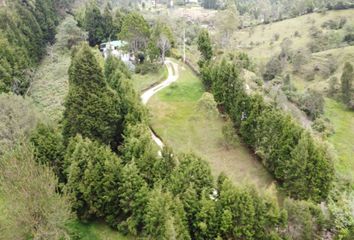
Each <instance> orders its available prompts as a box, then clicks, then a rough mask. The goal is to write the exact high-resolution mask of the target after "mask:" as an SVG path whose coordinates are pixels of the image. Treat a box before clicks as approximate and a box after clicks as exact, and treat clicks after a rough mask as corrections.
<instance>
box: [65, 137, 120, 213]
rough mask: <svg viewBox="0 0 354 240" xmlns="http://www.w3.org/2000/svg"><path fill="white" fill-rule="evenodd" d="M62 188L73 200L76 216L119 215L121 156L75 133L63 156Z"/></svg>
mask: <svg viewBox="0 0 354 240" xmlns="http://www.w3.org/2000/svg"><path fill="white" fill-rule="evenodd" d="M65 161H66V164H67V166H68V168H67V169H66V174H67V184H66V185H65V191H66V192H67V193H68V194H69V196H70V197H71V199H72V200H73V209H74V210H75V211H76V213H77V215H78V217H79V218H80V219H83V220H88V219H90V218H91V217H106V216H107V215H113V216H114V217H116V216H118V214H117V212H118V213H119V212H120V209H119V206H117V201H119V198H118V196H119V192H118V187H119V186H120V184H119V183H120V173H121V171H122V169H121V168H122V167H121V163H120V159H119V158H118V157H117V156H116V155H115V154H114V153H113V152H112V151H111V150H110V149H109V148H108V147H106V146H103V145H101V144H99V143H98V142H92V141H91V140H89V139H88V138H85V139H83V138H82V137H81V136H79V135H78V136H77V137H76V139H74V140H73V144H72V145H71V151H70V152H68V154H66V156H65Z"/></svg>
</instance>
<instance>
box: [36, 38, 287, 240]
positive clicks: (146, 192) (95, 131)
mask: <svg viewBox="0 0 354 240" xmlns="http://www.w3.org/2000/svg"><path fill="white" fill-rule="evenodd" d="M69 77H70V81H69V94H68V96H67V98H66V103H65V106H66V110H65V114H64V117H63V130H62V132H61V130H60V129H57V128H55V127H53V126H48V125H43V124H40V125H38V127H37V128H36V130H35V131H34V132H33V133H32V135H31V137H30V142H31V143H32V146H33V148H34V152H33V156H34V157H35V159H36V161H37V162H38V163H40V164H41V165H42V164H44V165H48V166H50V167H52V168H53V170H54V172H55V173H56V175H57V178H58V179H59V181H60V182H61V183H62V184H61V192H63V193H64V194H65V195H67V196H68V198H69V199H70V200H71V201H72V209H73V210H74V211H75V212H76V214H77V216H78V217H79V218H80V219H81V220H91V219H96V218H103V219H105V220H106V222H107V223H109V224H110V225H111V226H112V227H114V228H117V229H119V230H121V231H123V232H125V233H129V234H133V235H140V236H145V237H148V238H150V239H215V238H219V239H220V238H222V239H227V238H244V239H265V238H270V237H273V238H276V237H278V238H279V237H280V236H281V235H282V234H283V233H282V232H281V231H280V230H279V229H280V228H281V229H283V228H284V227H285V225H286V216H287V215H286V213H285V211H281V210H280V209H279V207H278V205H277V202H276V200H274V199H272V198H270V197H265V196H260V195H259V194H258V193H257V192H256V191H255V190H254V189H253V188H249V187H235V186H233V185H232V184H231V183H230V181H229V180H228V179H227V178H226V177H225V176H223V175H221V176H220V177H219V178H218V180H217V184H215V181H214V179H213V177H212V175H211V170H210V168H209V166H208V164H207V163H206V162H205V161H203V160H202V159H200V158H199V157H197V156H195V155H193V154H181V155H174V154H173V152H172V151H171V149H169V148H164V149H163V151H162V153H161V156H159V155H158V154H157V150H158V149H157V146H156V145H155V144H154V142H153V141H152V139H151V133H150V129H149V128H148V125H147V121H146V120H147V114H146V112H145V109H144V108H143V106H142V105H141V104H140V101H139V99H138V97H137V95H136V94H135V92H134V90H133V89H132V88H131V86H130V84H129V82H128V81H127V79H129V74H126V67H125V65H124V64H123V63H121V62H120V61H119V60H117V59H115V58H108V59H107V61H106V63H105V68H104V69H101V68H100V67H99V64H98V63H97V60H96V58H95V56H94V54H93V53H92V52H91V50H90V48H89V47H88V46H87V45H83V46H81V47H80V49H78V50H76V51H75V52H74V57H73V60H72V64H71V66H70V70H69Z"/></svg>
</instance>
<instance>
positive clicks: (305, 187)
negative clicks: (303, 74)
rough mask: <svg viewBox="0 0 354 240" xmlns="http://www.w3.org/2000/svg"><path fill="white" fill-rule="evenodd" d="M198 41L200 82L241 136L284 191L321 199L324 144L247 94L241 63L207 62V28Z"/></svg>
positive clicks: (328, 167)
mask: <svg viewBox="0 0 354 240" xmlns="http://www.w3.org/2000/svg"><path fill="white" fill-rule="evenodd" d="M198 42H199V50H200V51H201V53H202V60H201V62H200V64H201V65H202V71H201V75H202V79H203V82H204V84H205V87H206V88H207V89H208V90H210V91H211V92H212V93H213V94H214V97H215V100H216V101H217V103H218V104H219V105H221V106H222V107H223V109H224V111H225V112H226V113H227V114H228V115H229V116H230V118H231V119H232V121H233V123H234V126H235V128H236V129H238V131H239V134H240V136H241V137H242V138H243V141H244V142H245V143H246V144H247V145H249V146H250V147H252V148H253V149H254V151H255V152H256V153H257V155H258V156H259V157H260V158H261V160H262V163H263V164H264V166H265V167H266V168H267V169H268V171H269V172H270V173H271V174H272V175H273V176H274V178H275V179H276V180H277V181H278V182H279V183H280V185H281V186H282V188H283V189H284V190H285V192H286V193H287V194H288V195H289V196H291V197H293V198H296V199H311V200H313V201H316V202H320V201H322V200H325V199H326V198H327V196H328V194H329V192H330V190H331V188H332V182H333V179H334V167H333V162H332V161H333V160H332V159H331V156H330V154H329V153H328V151H327V148H326V145H324V144H323V143H322V142H320V141H319V140H317V139H315V138H314V137H313V136H312V135H311V134H310V133H309V132H307V131H306V130H304V129H302V128H301V127H300V126H299V125H298V124H296V123H295V122H294V121H293V120H292V119H291V117H290V116H288V115H286V114H284V113H282V112H281V111H280V110H278V109H276V108H275V107H274V106H272V105H271V104H270V103H268V102H266V101H265V100H264V99H263V97H262V96H261V95H259V94H257V93H255V94H247V93H246V89H245V83H244V80H243V79H242V77H241V76H240V70H241V68H242V67H245V66H242V64H240V63H239V62H238V63H235V61H234V60H231V59H223V60H222V61H221V62H219V63H218V62H213V61H211V57H212V55H211V54H210V47H208V46H210V39H209V38H208V35H206V33H202V34H201V35H200V37H199V41H198ZM202 43H203V44H202Z"/></svg>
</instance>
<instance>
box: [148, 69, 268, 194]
mask: <svg viewBox="0 0 354 240" xmlns="http://www.w3.org/2000/svg"><path fill="white" fill-rule="evenodd" d="M179 66H182V67H180V69H179V73H180V78H179V79H178V80H177V82H176V83H174V84H172V85H171V86H170V87H168V88H166V89H164V90H162V91H161V92H159V93H158V94H157V95H155V96H154V97H153V98H152V99H151V100H150V102H149V104H148V106H149V108H150V112H151V114H152V121H151V124H152V127H153V128H154V130H155V131H156V132H157V133H158V134H159V135H160V137H162V139H163V141H164V142H165V143H166V144H167V145H170V146H172V147H173V148H174V150H175V151H177V152H190V151H193V152H195V153H197V154H198V155H199V156H201V157H203V158H204V159H206V160H207V161H208V162H209V163H210V165H211V169H212V172H213V174H214V175H218V174H219V173H220V172H225V173H226V174H227V175H228V176H229V177H230V178H231V179H232V180H233V181H234V182H236V183H254V184H255V185H257V186H259V187H260V188H261V189H266V188H268V187H269V186H270V185H272V178H271V177H270V175H269V174H268V172H267V171H266V170H265V169H264V168H263V166H262V165H261V163H260V162H259V161H258V160H257V159H256V158H255V157H254V156H253V155H252V154H250V152H249V150H248V149H247V148H245V147H243V146H242V145H241V144H240V145H238V146H237V147H226V146H225V139H224V137H223V134H222V127H223V126H224V124H225V122H224V120H223V119H222V118H221V117H209V118H208V117H207V116H206V115H205V113H204V112H200V111H198V110H197V104H198V100H199V99H200V98H201V96H202V94H203V92H204V90H203V86H202V83H201V81H200V79H199V78H197V77H196V76H195V75H194V74H193V73H192V72H191V71H190V70H189V69H188V68H187V67H186V66H184V65H183V64H182V63H179Z"/></svg>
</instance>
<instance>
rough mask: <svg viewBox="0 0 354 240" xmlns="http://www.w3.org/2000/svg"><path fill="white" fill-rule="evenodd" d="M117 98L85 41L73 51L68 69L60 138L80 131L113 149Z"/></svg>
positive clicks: (116, 136) (116, 135) (117, 135)
mask: <svg viewBox="0 0 354 240" xmlns="http://www.w3.org/2000/svg"><path fill="white" fill-rule="evenodd" d="M121 119H122V118H121V115H120V99H119V97H118V96H117V94H116V93H115V92H114V91H112V90H110V89H109V88H108V86H107V84H106V81H105V80H104V77H103V73H102V69H101V67H100V66H99V64H98V62H97V60H96V58H95V56H94V54H93V53H92V52H91V50H90V48H89V47H88V46H87V45H83V46H82V47H81V48H80V49H79V50H78V51H77V53H76V54H75V56H74V57H73V59H72V63H71V66H70V69H69V93H68V96H67V98H66V101H65V111H64V119H63V126H64V127H63V137H64V142H65V143H68V139H69V138H70V137H74V136H76V134H81V135H82V136H83V137H88V138H90V139H93V140H97V141H99V142H101V143H105V144H110V145H111V147H112V149H114V150H115V149H116V148H117V146H118V144H119V142H120V140H121V132H122V122H121Z"/></svg>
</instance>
